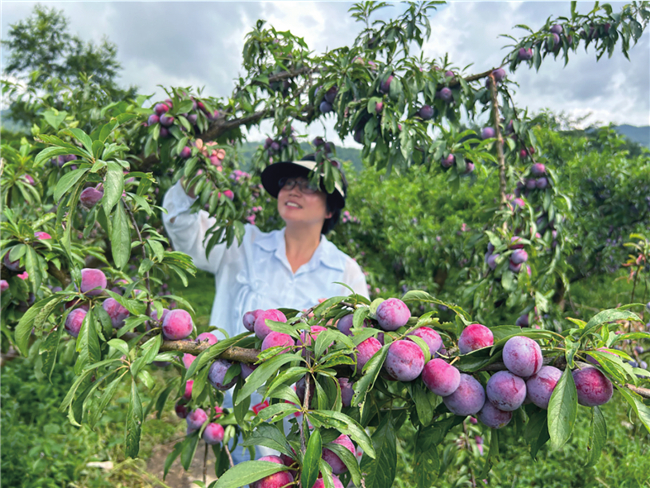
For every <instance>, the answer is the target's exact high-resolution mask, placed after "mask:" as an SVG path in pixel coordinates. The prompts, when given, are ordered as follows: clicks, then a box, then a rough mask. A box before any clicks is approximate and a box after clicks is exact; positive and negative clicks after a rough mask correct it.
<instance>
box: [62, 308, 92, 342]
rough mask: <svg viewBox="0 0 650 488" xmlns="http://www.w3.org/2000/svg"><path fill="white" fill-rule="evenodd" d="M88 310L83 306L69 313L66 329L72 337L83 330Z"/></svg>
mask: <svg viewBox="0 0 650 488" xmlns="http://www.w3.org/2000/svg"><path fill="white" fill-rule="evenodd" d="M86 313H87V312H86V311H85V310H84V309H82V308H75V309H74V310H73V311H72V312H70V313H69V314H68V316H67V317H66V319H65V331H66V332H67V333H68V334H70V335H71V336H72V337H77V336H78V335H79V331H80V330H81V324H83V321H84V318H86Z"/></svg>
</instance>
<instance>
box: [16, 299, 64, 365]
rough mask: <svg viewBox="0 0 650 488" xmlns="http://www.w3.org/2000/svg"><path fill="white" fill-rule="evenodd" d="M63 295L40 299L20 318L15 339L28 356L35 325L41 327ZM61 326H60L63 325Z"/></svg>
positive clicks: (22, 351) (17, 345)
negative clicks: (28, 345) (29, 343)
mask: <svg viewBox="0 0 650 488" xmlns="http://www.w3.org/2000/svg"><path fill="white" fill-rule="evenodd" d="M62 299H63V296H61V295H50V296H49V297H47V298H44V299H43V300H39V301H38V302H36V303H35V304H34V305H32V306H31V307H30V308H29V310H27V312H25V314H24V315H23V316H22V317H21V318H20V321H19V322H18V325H17V326H16V332H15V335H14V340H15V342H16V347H18V350H19V351H20V352H21V353H22V354H23V355H24V356H25V357H26V356H27V353H28V350H27V344H28V342H29V337H30V335H31V333H32V329H33V328H34V327H40V325H41V324H42V322H44V321H45V319H47V317H48V316H49V315H50V313H52V310H54V309H55V308H56V306H57V305H58V304H59V303H60V302H61V300H62ZM61 326H62V325H61ZM61 326H60V327H61Z"/></svg>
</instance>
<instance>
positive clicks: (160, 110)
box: [147, 98, 220, 157]
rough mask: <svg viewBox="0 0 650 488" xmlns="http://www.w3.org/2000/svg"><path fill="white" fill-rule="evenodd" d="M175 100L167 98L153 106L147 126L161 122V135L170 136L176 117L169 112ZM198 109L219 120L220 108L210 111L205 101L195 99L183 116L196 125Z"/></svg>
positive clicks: (212, 118)
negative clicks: (170, 129)
mask: <svg viewBox="0 0 650 488" xmlns="http://www.w3.org/2000/svg"><path fill="white" fill-rule="evenodd" d="M173 106H174V105H173V102H172V101H171V99H169V98H168V99H166V100H165V101H164V102H161V103H157V104H156V105H154V108H153V113H152V114H151V115H150V116H149V118H148V119H147V126H149V127H153V126H155V125H156V124H160V137H163V138H164V137H169V135H170V134H169V128H170V127H171V126H172V125H173V124H174V121H175V118H174V116H173V115H170V114H168V112H169V111H170V110H171V109H172V107H173ZM197 110H201V112H203V113H204V114H205V116H206V117H207V118H208V120H211V121H212V120H217V119H218V118H219V116H220V113H219V111H218V110H215V111H214V112H212V113H210V112H209V111H208V109H207V108H206V107H205V105H204V104H203V102H200V101H199V102H197V101H193V102H192V109H191V110H190V112H189V113H184V114H182V115H183V117H185V118H186V119H187V121H188V122H189V123H190V124H191V125H193V126H195V125H196V123H197V121H198V118H199V114H198V111H197ZM188 157H189V156H188Z"/></svg>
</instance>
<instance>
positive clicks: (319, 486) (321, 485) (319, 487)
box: [312, 475, 344, 488]
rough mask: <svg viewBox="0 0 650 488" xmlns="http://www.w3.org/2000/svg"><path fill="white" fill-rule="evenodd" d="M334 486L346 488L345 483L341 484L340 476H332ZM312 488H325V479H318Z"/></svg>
mask: <svg viewBox="0 0 650 488" xmlns="http://www.w3.org/2000/svg"><path fill="white" fill-rule="evenodd" d="M332 484H333V485H334V488H344V486H343V483H341V480H340V479H339V477H338V476H334V475H332ZM312 488H325V481H324V480H323V478H318V479H317V480H316V483H314V486H312Z"/></svg>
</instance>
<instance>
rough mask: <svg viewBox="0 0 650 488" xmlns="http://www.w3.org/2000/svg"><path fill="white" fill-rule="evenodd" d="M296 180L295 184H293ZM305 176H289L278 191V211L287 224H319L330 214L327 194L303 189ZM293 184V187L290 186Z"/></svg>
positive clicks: (305, 180) (305, 181)
mask: <svg viewBox="0 0 650 488" xmlns="http://www.w3.org/2000/svg"><path fill="white" fill-rule="evenodd" d="M294 182H296V183H297V184H295V185H294V184H293V183H294ZM307 183H308V180H307V179H306V178H289V179H288V180H287V182H286V183H285V184H284V186H282V187H281V188H280V192H279V193H278V212H279V214H280V217H281V218H282V220H284V221H285V223H286V224H287V225H293V224H300V225H308V226H311V225H314V226H321V227H322V225H323V222H324V221H325V219H328V218H330V217H331V216H332V213H331V212H328V211H327V203H326V202H327V195H326V194H325V193H324V192H322V191H320V190H317V191H316V192H314V193H309V192H308V191H304V190H303V188H304V187H305V185H307ZM292 186H293V187H292Z"/></svg>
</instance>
